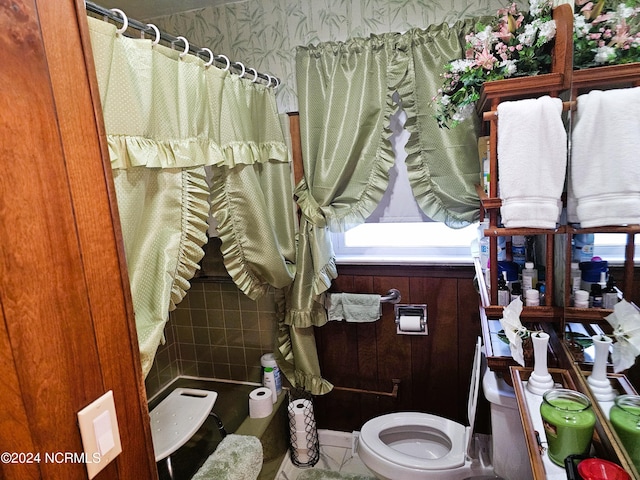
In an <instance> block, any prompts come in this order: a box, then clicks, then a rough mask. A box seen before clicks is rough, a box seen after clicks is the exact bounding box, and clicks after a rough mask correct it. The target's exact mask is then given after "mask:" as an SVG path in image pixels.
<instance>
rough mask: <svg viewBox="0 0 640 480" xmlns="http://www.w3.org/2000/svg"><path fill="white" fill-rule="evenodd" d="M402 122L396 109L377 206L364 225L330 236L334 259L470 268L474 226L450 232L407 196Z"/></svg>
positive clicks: (401, 114)
mask: <svg viewBox="0 0 640 480" xmlns="http://www.w3.org/2000/svg"><path fill="white" fill-rule="evenodd" d="M395 100H396V101H397V97H396V98H395ZM406 119H407V116H406V113H405V112H404V111H403V110H402V108H399V109H398V112H396V113H395V114H394V115H392V116H391V119H390V127H391V131H392V135H391V146H392V148H393V152H394V154H395V157H396V163H395V165H394V166H393V168H392V169H391V171H390V172H389V187H388V188H387V191H386V192H385V194H384V196H383V198H382V200H381V202H380V204H379V205H378V207H377V208H376V210H375V211H374V212H373V213H372V214H371V216H370V217H369V218H368V219H367V221H366V223H364V224H362V225H358V226H357V227H354V228H352V229H350V230H348V231H347V232H344V233H333V234H332V240H333V246H334V250H335V253H336V261H337V262H338V263H360V264H366V263H375V264H403V263H404V264H409V263H414V264H466V265H471V264H472V263H473V259H472V258H471V250H470V245H471V241H472V240H473V239H474V238H477V228H478V224H477V223H476V224H474V225H470V226H468V227H465V228H463V229H453V228H449V227H447V226H446V225H444V224H443V223H439V222H434V221H432V220H431V219H430V218H428V217H427V216H426V215H425V214H424V213H423V212H422V210H421V209H420V207H418V204H417V203H416V200H415V198H414V197H413V192H412V191H411V186H410V185H409V179H408V176H407V167H406V165H405V159H406V158H407V154H406V152H405V149H404V147H405V145H406V143H407V141H408V139H409V132H408V131H406V130H405V129H404V123H405V121H406Z"/></svg>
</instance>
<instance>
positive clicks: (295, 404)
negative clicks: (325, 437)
mask: <svg viewBox="0 0 640 480" xmlns="http://www.w3.org/2000/svg"><path fill="white" fill-rule="evenodd" d="M288 412H289V418H290V419H291V421H290V422H289V423H290V426H291V430H292V431H296V430H299V431H303V430H306V428H307V427H306V426H307V425H311V424H315V421H314V418H313V403H312V402H311V400H306V399H305V400H294V401H292V402H290V403H289V405H288Z"/></svg>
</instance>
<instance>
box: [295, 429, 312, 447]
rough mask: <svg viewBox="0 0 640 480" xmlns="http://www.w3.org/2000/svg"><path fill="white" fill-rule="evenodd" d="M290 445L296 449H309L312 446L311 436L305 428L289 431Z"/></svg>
mask: <svg viewBox="0 0 640 480" xmlns="http://www.w3.org/2000/svg"><path fill="white" fill-rule="evenodd" d="M291 446H292V447H293V448H294V449H296V450H305V451H306V450H309V449H310V448H311V447H312V446H313V437H312V435H311V434H310V433H309V432H307V431H306V430H296V431H295V432H291Z"/></svg>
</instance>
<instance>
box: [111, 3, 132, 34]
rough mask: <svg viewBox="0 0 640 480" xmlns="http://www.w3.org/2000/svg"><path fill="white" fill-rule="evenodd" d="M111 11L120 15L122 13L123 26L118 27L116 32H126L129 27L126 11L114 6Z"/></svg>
mask: <svg viewBox="0 0 640 480" xmlns="http://www.w3.org/2000/svg"><path fill="white" fill-rule="evenodd" d="M111 11H112V12H115V13H117V14H118V15H120V16H121V17H122V27H120V28H118V29H117V30H116V33H124V32H126V31H127V28H129V19H128V18H127V16H126V15H125V13H124V12H123V11H122V10H120V9H119V8H112V9H111Z"/></svg>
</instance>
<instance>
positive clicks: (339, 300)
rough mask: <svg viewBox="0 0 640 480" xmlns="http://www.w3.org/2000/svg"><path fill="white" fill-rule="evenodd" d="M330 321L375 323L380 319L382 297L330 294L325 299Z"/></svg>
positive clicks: (359, 294)
mask: <svg viewBox="0 0 640 480" xmlns="http://www.w3.org/2000/svg"><path fill="white" fill-rule="evenodd" d="M325 307H326V308H327V314H328V318H329V320H345V321H347V322H375V321H376V320H378V319H379V318H380V295H375V294H362V293H329V294H327V296H326V297H325Z"/></svg>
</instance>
